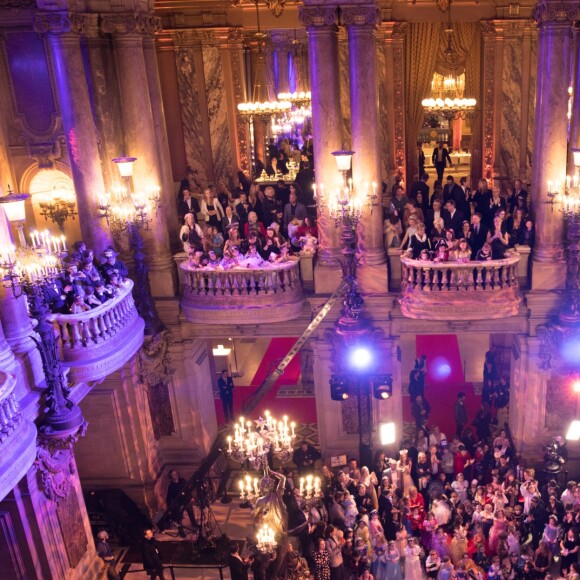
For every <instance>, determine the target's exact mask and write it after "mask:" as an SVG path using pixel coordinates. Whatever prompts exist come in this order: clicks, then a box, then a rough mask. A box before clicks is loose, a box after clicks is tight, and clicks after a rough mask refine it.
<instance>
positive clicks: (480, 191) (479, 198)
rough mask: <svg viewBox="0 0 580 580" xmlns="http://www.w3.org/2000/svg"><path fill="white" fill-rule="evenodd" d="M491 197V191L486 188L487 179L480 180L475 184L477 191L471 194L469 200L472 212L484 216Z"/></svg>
mask: <svg viewBox="0 0 580 580" xmlns="http://www.w3.org/2000/svg"><path fill="white" fill-rule="evenodd" d="M491 195H492V194H491V190H490V189H488V187H487V179H480V180H479V181H478V182H477V189H476V190H475V192H472V195H471V199H470V202H471V203H472V204H473V205H474V208H473V211H474V212H476V211H477V212H479V213H480V214H481V215H482V216H484V215H485V214H486V213H487V208H488V207H489V202H490V200H491Z"/></svg>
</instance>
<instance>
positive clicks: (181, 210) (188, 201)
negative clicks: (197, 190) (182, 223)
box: [177, 189, 199, 220]
mask: <svg viewBox="0 0 580 580" xmlns="http://www.w3.org/2000/svg"><path fill="white" fill-rule="evenodd" d="M186 213H192V214H193V215H194V217H195V218H196V219H197V214H198V213H199V202H198V201H197V199H195V197H193V196H192V195H191V191H189V189H184V190H183V200H181V201H180V202H179V204H178V208H177V215H178V216H179V218H180V219H181V220H183V217H184V216H185V214H186Z"/></svg>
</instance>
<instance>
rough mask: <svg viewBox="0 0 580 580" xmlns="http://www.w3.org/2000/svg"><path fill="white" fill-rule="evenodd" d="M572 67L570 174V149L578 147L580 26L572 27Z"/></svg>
mask: <svg viewBox="0 0 580 580" xmlns="http://www.w3.org/2000/svg"><path fill="white" fill-rule="evenodd" d="M573 46H574V69H573V80H574V84H573V90H574V93H573V95H574V101H573V107H572V118H571V119H570V152H569V155H568V173H569V174H570V175H571V174H572V168H573V167H574V162H573V159H572V149H578V148H580V28H578V27H576V28H574V45H573Z"/></svg>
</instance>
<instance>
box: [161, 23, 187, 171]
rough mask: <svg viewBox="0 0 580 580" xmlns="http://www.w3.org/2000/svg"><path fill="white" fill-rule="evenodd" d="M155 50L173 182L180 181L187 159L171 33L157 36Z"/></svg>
mask: <svg viewBox="0 0 580 580" xmlns="http://www.w3.org/2000/svg"><path fill="white" fill-rule="evenodd" d="M156 48H157V61H158V63H159V69H158V70H159V81H160V84H161V91H162V96H163V104H164V109H165V124H166V127H167V134H168V137H169V151H170V153H169V158H170V160H171V167H172V173H173V181H180V180H181V179H183V178H184V177H185V176H186V175H187V158H186V155H185V141H184V139H183V125H182V121H181V106H180V104H179V89H178V85H177V69H176V67H175V46H174V45H173V37H172V35H171V33H169V32H166V33H162V34H160V35H158V36H157V40H156Z"/></svg>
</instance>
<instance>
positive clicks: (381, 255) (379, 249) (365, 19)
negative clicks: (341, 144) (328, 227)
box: [341, 4, 387, 292]
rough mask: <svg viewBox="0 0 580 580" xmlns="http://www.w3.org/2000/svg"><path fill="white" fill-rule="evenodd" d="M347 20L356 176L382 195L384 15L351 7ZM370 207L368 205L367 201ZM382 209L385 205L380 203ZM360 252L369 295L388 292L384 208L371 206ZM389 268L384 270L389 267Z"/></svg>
mask: <svg viewBox="0 0 580 580" xmlns="http://www.w3.org/2000/svg"><path fill="white" fill-rule="evenodd" d="M341 19H342V22H343V23H344V24H345V25H346V27H347V30H348V52H349V73H350V74H349V77H350V108H351V130H352V149H353V151H355V155H354V157H353V161H352V176H353V180H354V182H355V183H356V184H359V185H360V186H362V184H363V183H367V184H369V188H370V184H372V183H373V182H374V183H376V184H377V192H378V193H380V184H381V167H380V161H381V154H380V146H379V93H378V84H377V52H376V28H377V24H378V23H379V22H380V10H379V8H378V7H377V5H376V4H365V5H357V6H345V7H343V8H342V9H341ZM365 201H366V200H365ZM378 203H380V200H378ZM358 237H359V241H358V244H359V251H360V252H361V255H362V264H363V266H365V267H370V268H371V270H372V273H371V271H369V272H365V269H366V268H365V267H363V268H362V271H361V277H360V281H361V286H362V288H363V290H366V291H376V292H381V291H382V292H384V291H386V290H387V267H386V258H385V250H384V245H383V214H382V211H381V207H380V205H378V206H377V207H375V208H374V209H373V208H371V207H369V206H367V205H365V206H364V210H363V219H362V220H361V222H360V223H359V231H358ZM383 265H384V266H383Z"/></svg>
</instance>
